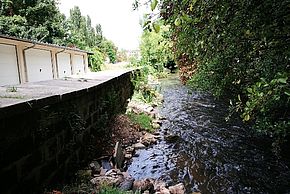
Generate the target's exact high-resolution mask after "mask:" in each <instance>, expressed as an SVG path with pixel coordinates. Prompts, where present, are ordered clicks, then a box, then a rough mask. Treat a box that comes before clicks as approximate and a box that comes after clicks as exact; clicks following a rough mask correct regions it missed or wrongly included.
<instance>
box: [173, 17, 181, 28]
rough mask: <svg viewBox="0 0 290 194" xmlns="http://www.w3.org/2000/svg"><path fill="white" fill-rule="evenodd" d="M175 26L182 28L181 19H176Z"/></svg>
mask: <svg viewBox="0 0 290 194" xmlns="http://www.w3.org/2000/svg"><path fill="white" fill-rule="evenodd" d="M174 24H175V26H180V24H181V19H180V18H179V17H178V18H176V19H175V21H174Z"/></svg>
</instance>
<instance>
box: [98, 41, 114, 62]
mask: <svg viewBox="0 0 290 194" xmlns="http://www.w3.org/2000/svg"><path fill="white" fill-rule="evenodd" d="M100 49H101V50H102V52H103V53H104V54H105V56H106V57H108V58H109V60H110V63H116V61H117V50H118V48H117V47H116V46H115V44H114V43H113V42H112V41H110V40H108V39H106V38H103V41H102V42H101V44H100Z"/></svg>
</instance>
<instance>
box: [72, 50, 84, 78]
mask: <svg viewBox="0 0 290 194" xmlns="http://www.w3.org/2000/svg"><path fill="white" fill-rule="evenodd" d="M74 68H75V74H83V73H84V72H85V65H84V58H83V56H82V55H74Z"/></svg>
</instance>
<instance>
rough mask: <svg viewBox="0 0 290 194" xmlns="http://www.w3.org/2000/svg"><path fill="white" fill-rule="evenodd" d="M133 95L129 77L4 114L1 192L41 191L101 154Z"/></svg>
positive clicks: (0, 116) (0, 121) (1, 119)
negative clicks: (106, 134)
mask: <svg viewBox="0 0 290 194" xmlns="http://www.w3.org/2000/svg"><path fill="white" fill-rule="evenodd" d="M132 94H133V85H132V83H131V73H130V72H127V73H125V74H122V75H120V76H118V77H115V78H113V79H111V80H109V81H106V82H102V83H100V84H97V85H95V86H93V87H90V88H89V89H88V88H85V89H83V90H81V89H80V90H78V91H74V92H71V93H66V94H65V95H61V96H50V97H47V98H45V99H42V100H39V101H36V102H34V103H33V104H31V103H25V102H24V103H19V104H16V105H13V106H12V107H8V108H4V109H3V108H1V109H2V110H1V109H0V169H1V170H0V177H1V178H0V179H1V181H0V184H1V193H33V192H39V191H40V190H41V189H42V188H43V187H46V186H47V185H48V184H49V183H51V181H58V180H59V181H61V180H63V179H64V178H65V177H67V176H68V175H69V174H70V173H72V172H74V171H73V169H75V168H76V167H77V166H79V165H82V164H85V163H86V162H87V161H88V160H89V159H91V158H92V157H94V156H95V155H96V154H98V153H97V150H95V147H96V141H97V139H98V138H102V136H101V135H100V134H102V133H101V131H102V130H103V129H104V127H105V126H106V124H107V123H108V122H109V121H110V118H111V117H112V116H113V114H114V113H118V112H122V111H124V110H125V107H126V105H127V100H128V99H129V98H130V97H131V96H132Z"/></svg>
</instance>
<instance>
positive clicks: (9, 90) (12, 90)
mask: <svg viewBox="0 0 290 194" xmlns="http://www.w3.org/2000/svg"><path fill="white" fill-rule="evenodd" d="M6 92H17V87H16V86H11V87H8V88H7V89H6Z"/></svg>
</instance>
